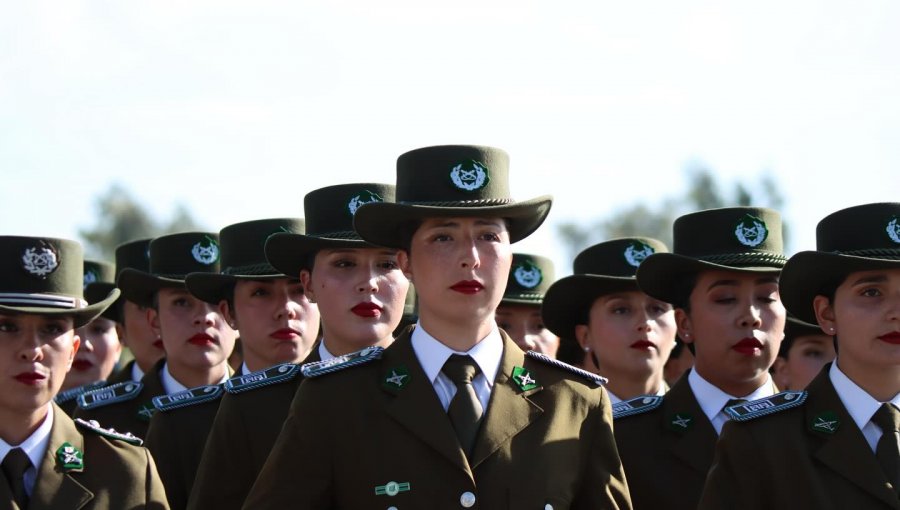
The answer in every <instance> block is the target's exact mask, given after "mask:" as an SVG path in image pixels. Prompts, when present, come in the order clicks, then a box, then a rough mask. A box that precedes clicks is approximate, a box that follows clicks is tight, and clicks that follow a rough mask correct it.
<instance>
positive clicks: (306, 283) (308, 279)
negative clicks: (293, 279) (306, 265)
mask: <svg viewBox="0 0 900 510" xmlns="http://www.w3.org/2000/svg"><path fill="white" fill-rule="evenodd" d="M300 284H302V285H303V293H304V294H306V299H308V300H309V302H310V303H315V302H316V291H315V290H313V286H312V273H310V272H309V269H301V270H300Z"/></svg>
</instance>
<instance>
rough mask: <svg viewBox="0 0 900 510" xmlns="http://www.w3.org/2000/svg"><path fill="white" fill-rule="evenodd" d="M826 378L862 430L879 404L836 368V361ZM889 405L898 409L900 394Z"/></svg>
mask: <svg viewBox="0 0 900 510" xmlns="http://www.w3.org/2000/svg"><path fill="white" fill-rule="evenodd" d="M828 377H830V378H831V384H832V385H833V386H834V391H836V392H837V394H838V397H839V398H840V399H841V403H842V404H844V407H845V408H847V413H848V414H849V415H850V417H851V418H853V421H854V422H855V423H856V426H857V427H859V429H860V430H862V429H863V428H864V427H865V426H866V424H867V423H869V421H870V420H871V419H872V415H874V414H875V412H876V411H878V408H879V407H881V402H879V401H877V400H875V398H874V397H872V395H869V394H868V393H867V392H866V390H864V389H862V388H860V387H859V386H858V385H857V384H856V383H855V382H853V381H852V380H851V379H850V378H849V377H847V374H845V373H844V372H842V371H841V369H840V368H839V367H838V362H837V361H836V362H834V363H832V364H831V369H830V370H829V371H828ZM891 403H892V404H894V405H895V406H897V407H900V393H898V394H897V395H894V398H893V399H891Z"/></svg>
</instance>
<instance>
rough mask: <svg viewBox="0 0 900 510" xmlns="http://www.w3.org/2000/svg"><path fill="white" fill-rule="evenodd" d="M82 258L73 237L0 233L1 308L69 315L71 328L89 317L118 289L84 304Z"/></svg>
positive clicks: (111, 299)
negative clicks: (58, 237) (2, 234)
mask: <svg viewBox="0 0 900 510" xmlns="http://www.w3.org/2000/svg"><path fill="white" fill-rule="evenodd" d="M83 263H84V258H83V254H82V248H81V245H80V244H79V243H78V242H76V241H70V240H68V239H57V238H51V237H24V236H0V272H2V276H0V313H9V314H23V313H24V314H35V315H51V316H68V317H72V318H73V319H74V327H76V328H78V327H81V326H84V325H85V324H87V323H89V322H90V321H92V320H94V319H95V318H97V317H98V316H99V315H100V314H101V313H103V311H104V310H106V308H107V307H108V306H109V305H111V304H112V303H113V302H114V301H115V300H116V298H118V297H119V291H118V290H117V289H112V290H111V291H110V292H109V293H108V294H107V296H106V297H105V298H104V299H101V300H99V301H97V302H95V303H92V304H88V303H87V301H85V299H84V267H83Z"/></svg>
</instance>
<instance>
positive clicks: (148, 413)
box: [137, 400, 156, 422]
mask: <svg viewBox="0 0 900 510" xmlns="http://www.w3.org/2000/svg"><path fill="white" fill-rule="evenodd" d="M155 412H156V407H155V406H154V405H153V401H152V400H151V401H150V402H145V403H143V404H142V405H141V407H140V408H139V409H138V412H137V416H138V419H139V420H141V421H146V422H150V418H153V413H155Z"/></svg>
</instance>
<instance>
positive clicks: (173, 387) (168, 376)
mask: <svg viewBox="0 0 900 510" xmlns="http://www.w3.org/2000/svg"><path fill="white" fill-rule="evenodd" d="M159 378H160V379H162V385H163V389H164V390H166V395H172V394H173V393H178V392H179V391H184V390H188V389H190V388H188V387H187V386H185V385H183V384H181V383H180V382H178V381H177V380H176V379H175V378H174V377H172V373H171V372H169V364H168V363H166V364H164V365H163V367H162V370H160V371H159ZM227 380H228V370H226V371H225V375H223V376H222V379H221V380H220V381H219V382H218V383H216V384H222V383H223V382H225V381H227Z"/></svg>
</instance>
